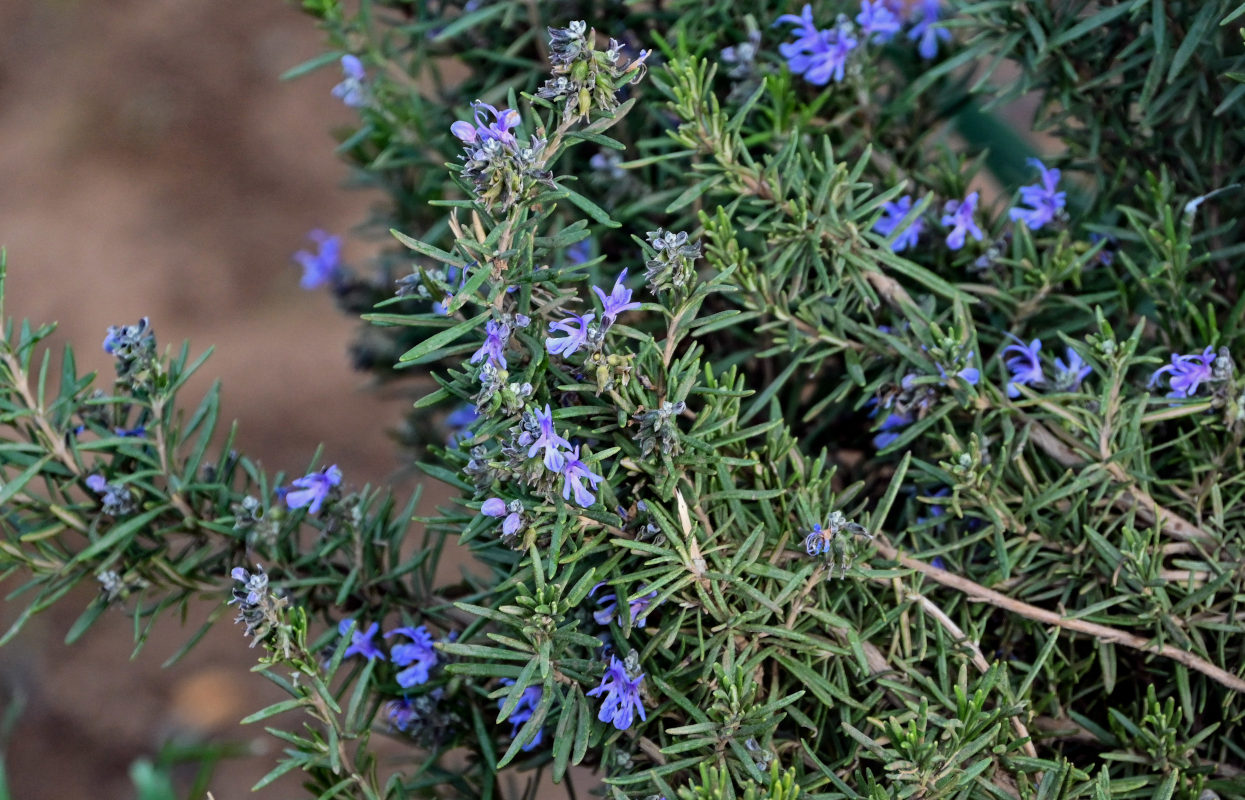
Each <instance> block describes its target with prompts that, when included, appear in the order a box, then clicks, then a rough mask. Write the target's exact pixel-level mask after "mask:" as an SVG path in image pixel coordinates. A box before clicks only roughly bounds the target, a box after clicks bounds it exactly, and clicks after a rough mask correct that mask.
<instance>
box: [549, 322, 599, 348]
mask: <svg viewBox="0 0 1245 800" xmlns="http://www.w3.org/2000/svg"><path fill="white" fill-rule="evenodd" d="M596 316H597V315H596V314H584V315H583V316H582V317H581V316H579V315H578V314H572V315H570V316H569V317H567V318H566V319H564V320H559V321H557V322H550V323H549V332H550V333H553V332H554V331H562V332H563V333H566V334H567V336H566V337H565V338H562V339H555V338H553V337H552V336H548V337H546V338H545V347H546V348H547V349H548V350H549V353H550V355H561V356H562V357H563V358H570V357H571V355H572V354H574V352H575V351H576V350H578V349H579V348H581V347H584V346H585V345H586V344H587V343H588V324H589V323H590V322H592V320H594V319H596ZM576 325H578V326H579V327H578V328H577V327H575V326H576Z"/></svg>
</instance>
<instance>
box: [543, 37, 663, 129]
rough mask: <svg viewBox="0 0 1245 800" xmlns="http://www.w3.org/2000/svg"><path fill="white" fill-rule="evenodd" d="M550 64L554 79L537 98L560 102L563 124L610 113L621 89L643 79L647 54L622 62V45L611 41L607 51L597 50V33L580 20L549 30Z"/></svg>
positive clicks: (616, 102)
mask: <svg viewBox="0 0 1245 800" xmlns="http://www.w3.org/2000/svg"><path fill="white" fill-rule="evenodd" d="M548 31H549V63H550V66H551V69H550V72H551V73H552V75H553V77H552V78H550V79H549V80H547V81H545V85H544V86H542V87H541V88H540V91H539V92H537V96H538V97H543V98H545V99H546V100H552V101H554V102H558V101H561V103H562V118H563V120H564V121H566V122H571V121H574V120H577V119H587V118H588V115H589V113H590V112H591V111H592V110H593V109H596V110H598V111H604V112H610V111H613V110H614V109H615V108H617V107H618V99H617V97H616V93H617V92H618V90H619V89H620V88H622V87H623V86H625V85H627V84H629V83H636V82H637V81H639V80H640V79H641V78H643V77H644V71H645V67H644V61H645V59H647V58H648V52H647V51H643V50H642V51H640V55H639V56H638V57H637V58H635V59H632V60H631V61H629V62H626V63H624V62H622V61H621V60H620V59H621V55H622V47H623V46H622V45H621V44H619V43H618V42H617V41H615V40H614V39H610V46H609V48H608V49H606V50H597V49H596V31H591V30H589V29H588V25H587V23H586V22H584V21H583V20H576V21H574V22H572V23H571V24H570V25H568V26H567V27H565V28H549V29H548Z"/></svg>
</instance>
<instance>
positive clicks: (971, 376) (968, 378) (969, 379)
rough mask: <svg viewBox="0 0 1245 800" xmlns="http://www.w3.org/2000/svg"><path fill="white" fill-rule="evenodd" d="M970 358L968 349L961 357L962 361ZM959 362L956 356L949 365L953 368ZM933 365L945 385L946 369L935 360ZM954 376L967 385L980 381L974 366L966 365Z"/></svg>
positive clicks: (974, 384)
mask: <svg viewBox="0 0 1245 800" xmlns="http://www.w3.org/2000/svg"><path fill="white" fill-rule="evenodd" d="M972 359H973V351H972V350H969V351H968V352H967V353H965V354H964V355H963V358H962V360H963V361H964V362H970V361H972ZM960 363H961V358H960V357H959V356H957V357H956V360H955V363H954V364H952V365H951V367H952V368H953V369H954V368H955V367H957V366H959V364H960ZM934 367H935V368H936V369H937V370H938V375H939V377H941V378H942V382H943V384H944V385H945V384H946V383H947V370H946V369H944V368H943V366H942V364H939V363H937V362H935V364H934ZM955 377H957V378H960V379H962V380H963V381H964V382H965V383H967V384H968V385H969V386H976V385H977V384H978V383H979V382H980V381H981V371H980V370H978V369H977V368H976V367H973V366H968V367H964V368H962V369H960V370H959V371H958V372H956V373H955ZM905 388H906V387H905Z"/></svg>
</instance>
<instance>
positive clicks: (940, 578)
mask: <svg viewBox="0 0 1245 800" xmlns="http://www.w3.org/2000/svg"><path fill="white" fill-rule="evenodd" d="M873 543H874V547H875V548H876V549H877V552H878V555H880V556H882V557H883V558H885V559H887V560H889V561H896V562H898V563H899V564H900V566H903V567H906V568H907V569H911V570H913V571H915V572H919V573H921V574H922V575H924V576H925V577H927V578H929V579H930V580H932V581H934V582H935V583H940V584H942V585H943V586H947V587H950V588H952V589H955V590H956V591H958V592H962V593H963V594H964V595H965V596H966V597H968V599H969V600H972V601H975V602H979V603H989V604H990V605H992V606H994V607H996V608H1000V609H1003V610H1004V611H1008V612H1010V613H1012V614H1018V615H1020V616H1022V617H1025V618H1026V619H1031V620H1034V621H1036V622H1041V623H1043V624H1045V625H1056V626H1058V627H1060V628H1063V629H1065V630H1069V631H1075V632H1077V633H1083V634H1085V635H1087V636H1092V637H1093V638H1095V639H1097V640H1098V641H1100V642H1107V643H1109V644H1120V645H1123V646H1125V647H1131V648H1132V649H1134V650H1140V651H1142V652H1145V653H1153V654H1154V655H1159V656H1162V657H1164V658H1170V659H1171V660H1172V661H1175V662H1176V663H1178V664H1183V665H1185V666H1186V667H1188V668H1189V669H1193V670H1197V671H1198V672H1200V673H1202V674H1203V675H1206V676H1207V677H1209V678H1210V679H1211V680H1213V681H1215V682H1216V683H1219V684H1221V685H1223V686H1225V687H1227V688H1228V689H1231V690H1232V691H1234V692H1245V680H1242V679H1241V678H1239V677H1237V676H1236V675H1234V674H1232V673H1231V672H1228V671H1227V670H1225V669H1223V668H1221V667H1217V666H1215V665H1214V664H1212V663H1210V662H1209V661H1207V660H1205V659H1203V658H1200V657H1199V656H1197V655H1195V654H1194V653H1191V652H1189V651H1188V650H1181V649H1179V648H1176V647H1173V646H1171V645H1169V644H1158V643H1157V642H1154V641H1153V640H1150V639H1143V638H1142V637H1140V636H1135V635H1133V634H1131V633H1127V632H1125V631H1122V630H1119V629H1118V628H1111V627H1108V626H1106V625H1099V624H1098V623H1095V622H1087V621H1086V620H1083V619H1072V618H1069V617H1064V616H1062V615H1060V614H1056V613H1055V612H1053V611H1047V610H1046V609H1044V608H1038V607H1037V606H1034V605H1030V604H1028V603H1025V602H1022V601H1020V600H1016V599H1014V598H1011V597H1008V596H1006V595H1003V594H999V593H998V592H996V591H993V590H992V589H987V588H986V587H984V586H982V585H981V584H979V583H975V582H974V581H970V580H969V579H967V578H962V577H960V576H959V575H955V574H953V573H951V572H948V571H947V570H942V569H938V568H937V567H932V566H930V565H929V564H926V563H925V562H923V561H918V560H916V559H915V558H910V557H908V556H906V555H903V554H902V553H900V552H899V551H898V550H897V549H895V547H893V546H892V545H891V544H890V542H889V541H887V540H886V537H885V536H884V535H882V534H881V533H880V532H879V533H878V534H876V535H875V537H874V540H873Z"/></svg>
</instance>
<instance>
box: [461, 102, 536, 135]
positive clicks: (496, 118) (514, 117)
mask: <svg viewBox="0 0 1245 800" xmlns="http://www.w3.org/2000/svg"><path fill="white" fill-rule="evenodd" d="M471 108H472V109H473V116H474V119H475V124H474V125H473V124H472V123H470V122H455V123H454V124H453V125H451V126H450V133H452V134H454V136H456V137H457V138H458V139H459V141H461V142H463V143H464V144H468V145H483V144H484V143H485V142H487V141H490V140H494V141H497V142H500V143H502V144H505V145H509V146H511V147H515V146H516V142H515V138H514V134H513V133H511V131H512V130H513V129H515V128H517V127H518V126H519V112H518V111H515V110H514V109H512V108H503V109H501V110H500V111H498V110H497V109H496V108H494V107H493V106H491V105H489V104H488V103H482V102H480V101H479V100H477V101H475V102H474V103H472V104H471ZM486 111H487V112H488V113H490V114H492V115H493V122H487V123H486V122H485V120H484V119H483V114H484V112H486Z"/></svg>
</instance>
